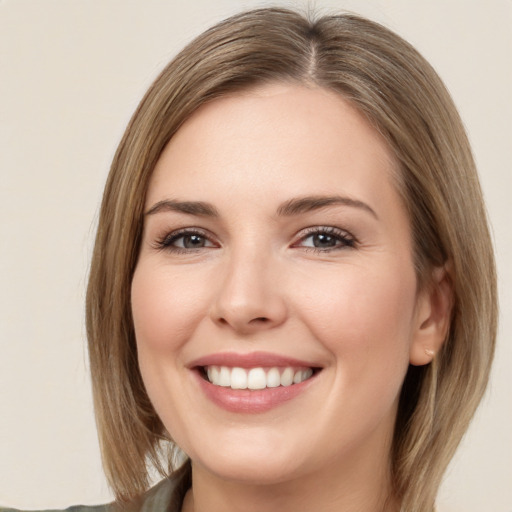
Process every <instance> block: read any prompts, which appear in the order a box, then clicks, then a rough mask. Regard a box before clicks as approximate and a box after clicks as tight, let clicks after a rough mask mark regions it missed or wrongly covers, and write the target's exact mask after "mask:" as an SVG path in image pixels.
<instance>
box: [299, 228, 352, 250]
mask: <svg viewBox="0 0 512 512" xmlns="http://www.w3.org/2000/svg"><path fill="white" fill-rule="evenodd" d="M314 235H327V236H328V237H331V238H332V239H334V241H335V242H336V243H339V245H336V246H335V247H324V248H320V247H307V246H302V248H303V249H305V250H306V251H313V252H319V253H327V252H331V251H340V250H344V249H353V248H355V247H356V246H357V240H356V239H355V237H354V236H352V235H351V234H350V233H349V232H348V231H345V230H343V229H339V228H335V227H333V226H313V227H310V228H306V229H305V230H303V231H301V232H300V238H299V239H298V242H295V243H294V244H293V247H301V246H300V245H299V243H300V242H304V241H305V240H307V239H308V238H310V237H312V236H314Z"/></svg>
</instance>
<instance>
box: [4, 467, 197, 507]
mask: <svg viewBox="0 0 512 512" xmlns="http://www.w3.org/2000/svg"><path fill="white" fill-rule="evenodd" d="M186 465H187V464H186ZM189 486H190V474H189V471H187V470H186V469H185V471H183V468H182V470H178V471H177V472H176V474H175V475H174V476H173V477H170V478H166V479H164V480H162V481H161V482H159V483H158V484H156V485H155V486H154V487H152V488H151V489H149V491H147V492H146V493H145V494H144V495H143V496H141V497H140V498H139V499H138V500H136V501H134V502H131V503H127V504H119V503H115V502H113V503H107V504H106V505H92V506H91V505H76V506H73V507H69V508H66V509H61V510H47V509H45V510H39V511H31V512H179V511H180V510H181V504H182V501H183V496H184V494H185V492H186V491H187V489H188V487H189ZM0 512H21V511H20V510H18V509H14V508H5V507H2V506H0ZM26 512H29V511H26Z"/></svg>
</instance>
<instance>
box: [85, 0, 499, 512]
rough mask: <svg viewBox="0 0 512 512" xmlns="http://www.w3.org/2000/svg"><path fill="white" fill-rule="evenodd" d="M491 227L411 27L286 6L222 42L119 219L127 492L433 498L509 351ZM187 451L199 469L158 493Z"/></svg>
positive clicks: (169, 120) (97, 375)
mask: <svg viewBox="0 0 512 512" xmlns="http://www.w3.org/2000/svg"><path fill="white" fill-rule="evenodd" d="M485 218H486V216H485V210H484V207H483V204H482V199H481V192H480V189H479V185H478V180H477V178H476V171H475V166H474V163H473V160H472V157H471V152H470V149H469V145H468V142H467V139H466V136H465V134H464V130H463V128H462V124H461V122H460V119H459V117H458V115H457V112H456V110H455V108H454V106H453V103H452V102H451V100H450V98H449V96H448V94H447V92H446V90H445V89H444V87H443V85H442V83H441V82H440V80H439V78H438V77H437V76H436V74H435V73H434V71H433V70H432V69H431V68H430V66H429V65H428V64H427V63H426V62H425V61H424V59H422V58H421V57H420V56H419V55H418V53H417V52H416V51H415V50H414V49H412V48H411V47H410V46H409V45H408V44H407V43H405V42H404V41H403V40H401V39H400V38H399V37H398V36H396V35H394V34H393V33H391V32H389V31H388V30H386V29H384V28H383V27H381V26H379V25H377V24H375V23H372V22H369V21H367V20H364V19H361V18H358V17H355V16H350V15H347V16H338V17H336V16H333V17H326V18H321V19H319V20H317V21H313V22H310V21H308V20H306V19H304V18H303V17H301V16H299V15H298V14H296V13H293V12H291V11H287V10H282V9H264V10H258V11H252V12H249V13H245V14H241V15H239V16H236V17H234V18H231V19H229V20H227V21H225V22H223V23H221V24H219V25H217V26H216V27H214V28H212V29H211V30H209V31H207V32H206V33H204V34H203V35H201V36H200V37H199V38H198V39H196V40H195V41H194V42H192V43H191V44H190V45H189V46H188V47H187V48H185V50H184V51H183V52H182V53H181V54H180V55H178V57H177V58H176V59H175V60H174V61H173V62H171V63H170V64H169V66H168V67H167V68H166V69H165V70H164V71H163V73H162V74H161V75H160V77H159V78H158V79H157V80H156V81H155V83H154V84H153V85H152V87H151V88H150V90H149V91H148V93H147V94H146V96H145V97H144V99H143V100H142V102H141V104H140V105H139V107H138V109H137V111H136V113H135V114H134V116H133V118H132V120H131V122H130V124H129V126H128V129H127V131H126V133H125V136H124V138H123V140H122V142H121V144H120V146H119V149H118V151H117V154H116V156H115V158H114V162H113V165H112V169H111V173H110V176H109V179H108V182H107V185H106V189H105V194H104V199H103V205H102V210H101V214H100V222H99V227H98V234H97V240H96V246H95V252H94V256H93V263H92V267H91V275H90V281H89V288H88V300H87V326H88V338H89V349H90V357H91V368H92V376H93V384H94V396H95V408H96V413H97V421H98V427H99V435H100V441H101V446H102V451H103V458H104V466H105V470H106V473H107V476H108V478H109V481H110V483H111V485H112V488H113V490H114V491H115V493H116V496H117V497H118V500H119V502H120V503H128V505H126V507H127V508H128V509H135V510H139V509H141V507H146V508H144V510H151V509H154V510H162V509H163V508H167V507H169V508H168V509H169V510H183V511H189V510H195V511H196V512H199V511H202V510H231V509H241V508H243V509H244V510H252V509H255V510H274V509H277V508H279V509H280V510H283V509H284V510H288V509H290V510H291V509H298V510H306V509H307V510H311V509H314V510H348V511H350V510H354V511H355V510H358V511H365V510H368V511H375V510H378V511H379V512H380V511H381V510H382V511H386V512H388V511H398V510H402V511H408V512H409V511H431V510H432V509H433V506H434V501H435V495H436V492H437V488H438V486H439V482H440V480H441V477H442V474H443V472H444V470H445V468H446V465H447V463H448V462H449V460H450V458H451V456H452V455H453V453H454V451H455V448H456V446H457V444H458V442H459V441H460V439H461V437H462V435H463V433H464V431H465V430H466V428H467V425H468V422H469V420H470V418H471V417H472V415H473V413H474V410H475V408H476V406H477V404H478V402H479V400H480V398H481V396H482V393H483V390H484V389H485V385H486V382H487V378H488V373H489V367H490V363H491V360H492V354H493V347H494V339H495V330H496V287H495V273H494V262H493V255H492V249H491V242H490V239H489V234H488V229H487V225H486V220H485ZM174 443H176V444H177V445H178V446H180V448H182V449H183V450H184V452H185V453H186V454H187V455H188V456H189V459H188V460H187V462H186V463H185V464H184V465H183V466H182V467H181V468H180V469H178V470H176V471H175V472H174V473H173V474H172V476H171V477H170V479H166V480H164V481H163V483H162V484H159V486H157V488H155V489H153V490H151V491H149V492H148V493H147V494H144V493H146V492H147V487H148V472H147V467H146V462H147V461H148V459H149V460H150V461H151V462H152V463H153V464H154V465H156V467H157V468H158V469H159V470H160V471H161V473H162V474H168V473H169V472H173V471H174V467H175V466H174V464H173V463H174V462H175V459H176V454H175V451H174V447H175V444H174ZM151 507H152V508H151Z"/></svg>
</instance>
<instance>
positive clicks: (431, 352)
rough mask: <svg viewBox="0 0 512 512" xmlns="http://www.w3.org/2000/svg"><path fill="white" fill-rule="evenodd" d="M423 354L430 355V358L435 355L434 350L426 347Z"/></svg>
mask: <svg viewBox="0 0 512 512" xmlns="http://www.w3.org/2000/svg"><path fill="white" fill-rule="evenodd" d="M425 354H427V356H428V357H431V358H434V356H435V355H436V353H435V351H434V350H432V349H431V348H426V349H425Z"/></svg>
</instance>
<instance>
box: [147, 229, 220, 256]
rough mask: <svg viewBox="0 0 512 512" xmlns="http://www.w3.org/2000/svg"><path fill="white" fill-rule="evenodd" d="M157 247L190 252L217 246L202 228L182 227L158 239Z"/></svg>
mask: <svg viewBox="0 0 512 512" xmlns="http://www.w3.org/2000/svg"><path fill="white" fill-rule="evenodd" d="M155 246H156V248H157V249H166V250H169V251H175V252H188V251H194V250H199V249H204V248H210V247H217V245H216V244H214V243H213V242H212V241H211V240H210V238H209V237H208V236H207V235H206V234H205V233H204V232H203V231H201V230H197V229H182V230H178V231H173V232H172V233H169V234H167V235H166V236H164V237H163V238H162V239H159V240H157V241H156V243H155Z"/></svg>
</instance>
